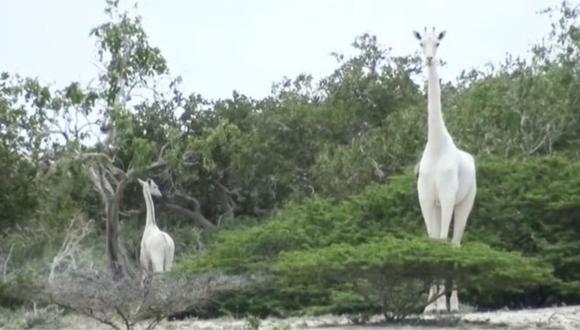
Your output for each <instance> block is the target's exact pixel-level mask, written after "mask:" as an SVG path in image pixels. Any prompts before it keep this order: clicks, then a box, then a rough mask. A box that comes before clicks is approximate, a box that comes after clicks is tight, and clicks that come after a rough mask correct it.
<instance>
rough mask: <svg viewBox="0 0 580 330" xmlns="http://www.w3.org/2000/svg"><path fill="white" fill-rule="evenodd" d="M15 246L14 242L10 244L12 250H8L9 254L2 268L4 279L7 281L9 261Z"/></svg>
mask: <svg viewBox="0 0 580 330" xmlns="http://www.w3.org/2000/svg"><path fill="white" fill-rule="evenodd" d="M13 248H14V244H11V245H10V250H9V251H8V256H6V260H4V266H3V269H2V280H3V281H4V282H6V273H7V267H8V261H9V260H10V256H11V255H12V249H13Z"/></svg>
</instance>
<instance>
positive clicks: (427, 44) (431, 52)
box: [413, 28, 445, 66]
mask: <svg viewBox="0 0 580 330" xmlns="http://www.w3.org/2000/svg"><path fill="white" fill-rule="evenodd" d="M413 34H414V35H415V38H417V39H419V41H420V45H421V50H422V51H423V56H424V57H425V63H426V64H427V66H431V65H433V63H435V62H434V60H435V58H436V57H435V56H436V54H437V48H438V47H439V43H440V42H441V40H442V39H443V38H444V37H445V31H441V32H439V33H437V32H436V31H435V28H433V30H432V31H427V28H425V29H424V32H423V35H421V34H419V32H417V31H413Z"/></svg>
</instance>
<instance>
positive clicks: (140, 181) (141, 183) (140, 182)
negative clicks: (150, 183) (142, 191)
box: [137, 178, 145, 185]
mask: <svg viewBox="0 0 580 330" xmlns="http://www.w3.org/2000/svg"><path fill="white" fill-rule="evenodd" d="M137 181H139V184H140V185H144V184H145V181H143V180H141V179H139V178H137Z"/></svg>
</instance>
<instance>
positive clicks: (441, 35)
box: [437, 31, 447, 40]
mask: <svg viewBox="0 0 580 330" xmlns="http://www.w3.org/2000/svg"><path fill="white" fill-rule="evenodd" d="M446 33H447V31H441V33H439V36H438V37H437V39H439V40H441V39H443V38H444V37H445V34H446Z"/></svg>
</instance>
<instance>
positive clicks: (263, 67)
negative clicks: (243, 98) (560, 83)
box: [0, 0, 558, 98]
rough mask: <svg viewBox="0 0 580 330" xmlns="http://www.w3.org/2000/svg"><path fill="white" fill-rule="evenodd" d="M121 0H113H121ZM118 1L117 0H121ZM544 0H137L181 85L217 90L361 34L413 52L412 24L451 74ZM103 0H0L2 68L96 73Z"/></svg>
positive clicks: (325, 70) (315, 68)
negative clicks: (433, 42)
mask: <svg viewBox="0 0 580 330" xmlns="http://www.w3.org/2000/svg"><path fill="white" fill-rule="evenodd" d="M122 2H123V0H122ZM125 2H127V1H125ZM556 4H558V1H548V0H509V1H507V0H486V1H475V0H473V1H467V0H437V1H434V0H432V1H427V0H405V1H385V0H356V1H355V0H348V1H347V0H316V1H314V0H285V1H282V0H228V1H226V0H207V1H201V0H163V1H162V0H142V1H140V2H139V9H138V12H139V13H140V14H141V15H142V16H143V24H144V26H145V30H146V32H147V33H148V35H149V36H150V39H151V43H152V44H153V45H155V46H158V47H159V48H160V49H161V51H162V54H163V55H164V56H165V58H166V59H167V60H168V62H169V67H170V69H171V71H172V74H174V75H181V76H182V77H183V80H184V81H183V85H182V86H183V90H184V91H185V92H188V93H189V92H196V93H201V94H202V95H203V96H204V97H207V98H225V97H229V96H231V93H232V91H233V90H234V89H235V90H238V91H240V92H242V93H244V94H247V95H249V96H252V97H256V98H258V97H263V96H266V95H268V94H269V93H270V88H271V85H272V83H273V82H275V81H279V80H280V79H281V78H282V77H283V76H288V77H294V76H296V75H298V74H299V73H302V72H305V73H311V74H313V75H314V77H315V78H321V77H323V76H325V75H327V74H329V73H330V72H332V70H333V69H335V68H336V67H337V66H336V63H335V61H334V59H333V58H332V57H331V56H329V54H330V53H331V52H338V53H345V54H352V47H351V46H350V44H351V43H352V41H353V40H354V38H355V37H356V36H358V35H361V34H363V33H366V32H368V33H371V34H374V35H376V36H377V37H378V40H379V42H380V43H381V44H382V45H384V46H386V47H391V48H392V49H393V53H394V54H396V55H405V54H410V53H413V52H415V51H416V50H417V49H418V44H417V42H416V40H415V39H414V38H413V36H412V34H411V31H412V30H414V29H417V30H421V29H422V28H423V27H424V26H432V25H434V26H436V27H437V28H438V29H445V30H447V36H446V37H445V40H444V42H442V43H441V46H440V49H439V51H438V56H439V57H440V58H441V59H443V60H444V61H446V62H447V63H448V65H447V66H446V67H445V68H443V69H442V70H441V72H440V74H441V76H442V77H443V79H445V80H453V78H454V77H456V76H457V74H459V72H460V71H461V70H462V69H469V68H473V67H481V66H483V65H484V64H486V63H488V62H498V61H501V60H502V59H504V58H505V54H506V53H508V52H509V53H512V54H514V55H522V56H526V54H527V51H528V49H529V46H530V45H531V44H532V43H534V42H537V41H539V40H540V39H541V38H542V37H544V36H545V35H546V34H547V33H548V31H549V18H548V17H547V16H546V15H539V14H538V13H537V12H538V11H539V10H541V9H543V8H546V7H548V6H551V5H556ZM103 7H104V1H102V0H50V1H48V0H0V71H8V72H11V73H19V74H21V75H24V76H32V77H38V78H40V79H41V81H43V82H45V83H52V84H55V85H56V86H57V87H59V86H62V85H65V84H67V83H69V82H71V81H80V82H82V83H88V82H89V81H90V80H91V79H93V78H95V77H96V76H97V70H98V68H97V66H96V65H95V63H96V62H97V60H96V47H95V44H94V39H92V38H90V37H89V35H88V34H89V31H90V30H91V28H93V27H95V26H96V25H98V24H99V23H102V22H103V21H104V19H105V15H104V13H103Z"/></svg>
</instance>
